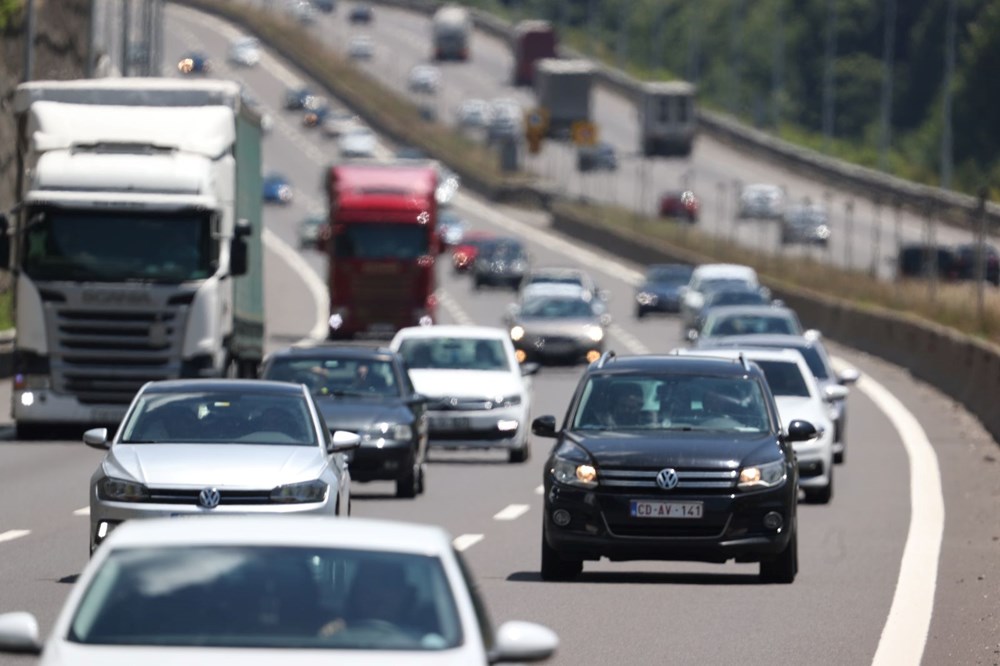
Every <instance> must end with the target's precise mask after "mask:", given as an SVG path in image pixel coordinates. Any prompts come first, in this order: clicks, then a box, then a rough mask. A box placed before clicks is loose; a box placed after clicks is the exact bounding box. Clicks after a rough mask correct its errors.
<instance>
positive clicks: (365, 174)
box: [323, 161, 439, 339]
mask: <svg viewBox="0 0 1000 666" xmlns="http://www.w3.org/2000/svg"><path fill="white" fill-rule="evenodd" d="M436 190H437V169H436V168H435V166H434V165H433V164H432V163H429V162H428V163H416V164H414V163H413V162H412V161H408V162H407V163H406V164H399V163H392V162H372V163H351V164H344V165H339V166H334V167H331V168H330V172H329V183H328V196H329V203H330V225H329V228H328V238H327V239H325V242H324V243H323V245H324V246H325V250H326V254H327V259H328V263H329V268H328V283H329V289H330V338H331V339H345V338H354V337H391V336H392V335H393V334H394V333H395V332H396V331H398V330H399V329H401V328H404V327H406V326H414V325H417V324H431V323H434V320H435V314H436V307H437V302H436V298H435V296H434V290H435V289H436V286H437V285H436V281H435V276H434V259H435V257H436V256H437V254H438V251H439V248H438V243H439V240H438V235H437V231H436V227H437V216H438V211H437V200H436V198H435V191H436Z"/></svg>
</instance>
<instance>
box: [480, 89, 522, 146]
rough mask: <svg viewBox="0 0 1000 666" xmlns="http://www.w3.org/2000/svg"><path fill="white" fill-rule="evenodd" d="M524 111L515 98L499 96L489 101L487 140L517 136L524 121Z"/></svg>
mask: <svg viewBox="0 0 1000 666" xmlns="http://www.w3.org/2000/svg"><path fill="white" fill-rule="evenodd" d="M523 117H524V111H523V110H522V109H521V105H520V104H519V103H518V102H517V100H514V99H511V98H509V97H501V98H498V99H495V100H493V101H492V102H491V103H490V110H489V120H488V122H487V126H486V138H487V140H488V141H490V142H493V141H498V140H500V139H505V138H512V137H518V136H520V135H521V127H522V125H523V122H524V118H523Z"/></svg>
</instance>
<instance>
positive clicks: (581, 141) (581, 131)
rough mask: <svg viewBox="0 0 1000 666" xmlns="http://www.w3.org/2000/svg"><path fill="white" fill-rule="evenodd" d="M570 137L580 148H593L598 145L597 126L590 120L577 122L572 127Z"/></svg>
mask: <svg viewBox="0 0 1000 666" xmlns="http://www.w3.org/2000/svg"><path fill="white" fill-rule="evenodd" d="M570 136H572V137H573V143H575V144H576V145H578V146H593V145H594V144H595V143H597V126H596V125H595V124H594V123H592V122H590V121H589V120H577V121H576V122H575V123H573V124H572V125H571V126H570Z"/></svg>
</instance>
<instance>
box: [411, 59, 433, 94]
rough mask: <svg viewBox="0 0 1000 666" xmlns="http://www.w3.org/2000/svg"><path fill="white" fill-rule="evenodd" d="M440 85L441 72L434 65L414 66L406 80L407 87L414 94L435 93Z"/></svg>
mask: <svg viewBox="0 0 1000 666" xmlns="http://www.w3.org/2000/svg"><path fill="white" fill-rule="evenodd" d="M440 83H441V70H439V69H438V68H437V67H435V66H434V65H416V66H415V67H414V68H413V69H411V70H410V75H409V77H408V78H407V86H408V87H409V88H410V90H411V91H412V92H416V93H428V94H432V93H435V92H437V89H438V86H439V85H440Z"/></svg>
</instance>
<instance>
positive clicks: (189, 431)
mask: <svg viewBox="0 0 1000 666" xmlns="http://www.w3.org/2000/svg"><path fill="white" fill-rule="evenodd" d="M121 443H122V444H170V443H207V444H283V445H294V446H315V445H316V444H317V439H316V432H315V429H314V425H313V420H312V416H311V413H310V411H309V407H308V404H307V402H306V400H305V398H304V397H303V396H302V395H289V394H281V393H247V392H241V391H235V390H225V391H191V392H177V393H174V392H171V393H144V394H143V395H141V396H140V397H139V399H138V401H137V402H136V406H135V409H134V410H132V412H131V413H130V414H129V416H128V420H127V421H126V422H125V424H124V426H123V427H122V438H121Z"/></svg>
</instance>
